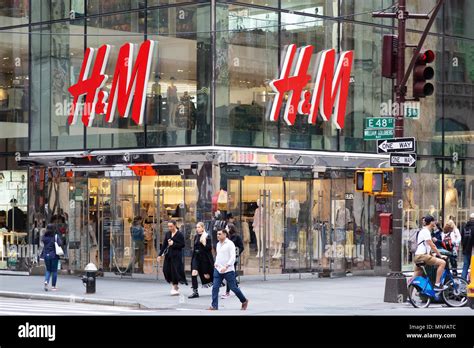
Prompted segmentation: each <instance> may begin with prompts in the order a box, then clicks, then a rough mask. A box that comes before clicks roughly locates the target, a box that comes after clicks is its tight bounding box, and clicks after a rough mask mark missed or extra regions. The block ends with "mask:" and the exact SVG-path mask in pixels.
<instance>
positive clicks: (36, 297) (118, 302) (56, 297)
mask: <svg viewBox="0 0 474 348" xmlns="http://www.w3.org/2000/svg"><path fill="white" fill-rule="evenodd" d="M0 297H9V298H22V299H27V300H46V301H61V302H69V303H87V304H95V305H104V306H120V307H131V308H137V309H147V307H146V306H144V305H142V304H140V303H138V302H133V301H126V300H114V299H100V298H87V297H79V296H74V295H71V296H61V295H40V294H32V293H25V292H12V291H0Z"/></svg>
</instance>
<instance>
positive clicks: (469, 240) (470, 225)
mask: <svg viewBox="0 0 474 348" xmlns="http://www.w3.org/2000/svg"><path fill="white" fill-rule="evenodd" d="M466 230H470V231H471V233H470V236H468V235H467V233H466ZM473 233H474V220H469V221H468V222H467V224H466V226H464V228H463V229H462V232H461V245H462V250H463V254H464V255H471V250H472V244H473V242H474V238H473V236H472V235H473Z"/></svg>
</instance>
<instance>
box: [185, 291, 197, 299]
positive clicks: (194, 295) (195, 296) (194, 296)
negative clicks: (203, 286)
mask: <svg viewBox="0 0 474 348" xmlns="http://www.w3.org/2000/svg"><path fill="white" fill-rule="evenodd" d="M198 297H199V293H198V292H197V291H195V292H193V294H192V295H191V296H188V298H198Z"/></svg>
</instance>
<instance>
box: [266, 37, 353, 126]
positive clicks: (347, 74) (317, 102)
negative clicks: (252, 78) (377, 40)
mask: <svg viewBox="0 0 474 348" xmlns="http://www.w3.org/2000/svg"><path fill="white" fill-rule="evenodd" d="M313 50H314V47H313V46H312V45H308V46H304V47H302V48H300V49H298V51H297V49H296V45H293V44H292V45H289V46H288V49H287V52H286V55H285V59H284V60H283V66H282V69H281V73H280V78H279V79H277V80H273V81H271V82H270V87H271V88H272V89H273V90H274V91H275V92H276V95H275V98H274V99H273V105H272V108H271V111H270V115H269V119H270V121H278V117H279V115H280V110H281V106H282V104H283V98H284V95H285V93H288V99H287V101H286V108H285V111H284V113H283V118H284V120H285V122H286V123H287V124H288V125H290V126H291V125H294V124H295V120H296V115H297V113H299V114H301V115H308V123H310V124H314V123H316V119H317V116H318V110H319V113H320V114H321V117H322V119H323V120H324V121H328V120H329V119H330V117H331V115H332V114H333V107H334V115H335V118H334V119H333V122H334V124H335V125H336V127H337V128H338V129H342V128H344V116H345V112H346V104H347V96H348V93H349V83H350V78H351V69H352V60H353V54H354V53H353V51H343V52H341V54H340V57H339V61H338V63H337V66H336V68H335V70H334V67H335V65H336V50H334V49H330V50H325V51H322V52H320V53H318V55H317V56H316V59H317V64H316V65H315V68H314V71H313V76H314V78H315V80H314V89H313V93H312V94H311V92H309V91H308V90H306V89H305V87H306V85H307V84H308V83H309V82H310V81H311V80H312V78H313V77H312V76H311V75H308V69H309V66H310V63H311V57H312V55H313ZM295 56H297V57H298V58H297V59H298V60H297V62H296V64H294V58H295ZM293 65H295V68H294V75H293V76H290V72H291V71H292V68H293Z"/></svg>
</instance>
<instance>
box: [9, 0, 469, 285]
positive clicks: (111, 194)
mask: <svg viewBox="0 0 474 348" xmlns="http://www.w3.org/2000/svg"><path fill="white" fill-rule="evenodd" d="M0 3H1V4H2V6H0V8H1V9H0V16H1V17H2V21H1V22H0V23H1V24H0V25H1V26H2V28H0V38H1V41H0V52H1V55H2V60H1V61H0V62H1V64H2V66H1V70H0V103H1V105H2V106H1V110H2V112H1V113H0V122H1V125H2V127H0V144H1V145H0V170H1V173H0V180H1V181H0V185H3V186H0V187H1V190H0V210H2V211H3V212H0V214H2V215H0V224H1V223H2V221H5V222H4V223H5V224H8V223H9V222H8V221H7V220H9V218H8V216H7V215H8V211H9V210H10V209H13V208H12V205H14V204H16V205H18V207H17V209H18V208H20V209H21V210H22V211H23V212H24V219H25V222H24V223H23V222H22V225H21V226H20V227H18V226H17V227H16V228H15V227H14V226H13V227H9V228H8V230H12V229H13V230H14V231H17V232H23V233H25V234H26V236H25V235H19V237H24V240H23V243H31V244H37V243H38V239H39V237H40V236H41V232H42V226H43V225H44V224H45V223H46V222H49V221H51V219H52V218H53V217H54V216H59V218H57V219H56V223H58V224H60V225H61V228H60V230H61V231H62V233H63V235H64V238H65V241H66V242H67V246H68V247H67V262H66V263H65V264H64V265H63V267H64V268H65V269H68V270H71V271H80V270H82V269H83V268H84V266H85V265H86V264H87V263H89V262H94V263H96V264H98V265H99V266H100V268H101V269H102V270H104V272H115V273H119V274H131V273H145V274H149V275H150V276H154V275H155V274H156V272H157V264H156V261H155V260H156V254H157V251H158V250H159V247H160V244H161V242H162V238H163V236H164V233H165V232H166V231H167V222H168V221H170V220H176V221H177V223H178V226H179V227H180V229H181V231H182V232H184V233H185V237H186V241H187V242H186V247H185V257H186V263H185V264H186V267H187V268H189V267H190V262H189V258H190V255H191V245H192V240H193V237H194V235H195V225H196V223H197V222H198V221H203V222H205V223H206V226H207V228H208V230H209V231H210V232H212V231H213V227H214V226H215V225H219V224H220V222H219V220H222V219H225V217H226V216H227V215H228V214H232V216H233V218H234V219H235V223H236V225H237V227H238V229H239V232H240V234H241V236H242V238H243V241H244V246H245V251H244V254H243V255H242V258H241V262H240V263H241V264H240V269H241V270H242V271H243V273H244V274H264V275H266V274H275V273H282V272H284V273H290V274H291V273H295V272H296V273H298V272H323V273H326V274H327V273H330V272H333V273H341V274H344V273H346V272H348V271H354V270H373V269H383V270H385V269H386V268H387V267H388V261H387V260H388V256H389V253H388V246H389V242H390V237H389V236H386V235H383V234H381V233H380V214H381V213H390V212H392V207H393V204H402V205H403V212H404V213H403V219H404V229H403V245H402V247H403V248H402V249H403V250H402V253H403V265H404V267H407V268H411V266H410V262H411V257H410V255H409V252H408V239H409V236H410V234H412V233H413V231H414V230H415V229H416V228H417V227H418V226H419V225H420V219H421V217H422V216H423V215H426V214H427V213H431V214H433V215H435V217H436V218H438V219H440V220H444V221H446V220H447V219H448V217H449V216H451V217H452V218H453V219H454V221H455V222H456V223H457V224H458V225H461V224H462V223H463V222H464V221H466V219H467V218H468V216H469V213H470V212H473V207H472V206H473V204H474V192H473V187H474V180H473V179H474V174H473V173H474V172H473V165H474V162H473V159H474V152H473V150H474V147H473V136H474V135H473V134H474V133H473V130H474V123H473V122H474V121H473V120H472V117H471V116H472V114H473V109H474V88H473V80H474V28H472V26H469V24H468V23H469V18H471V17H472V15H474V5H473V4H471V3H470V2H469V1H467V0H457V1H449V2H446V3H445V4H444V6H443V8H442V11H441V12H440V14H439V15H438V18H437V19H436V21H435V23H434V25H433V27H432V29H431V32H430V34H429V35H428V37H427V39H426V42H425V45H424V46H425V47H426V48H429V49H432V50H433V51H435V53H436V55H437V57H436V60H435V63H434V64H433V66H434V68H435V78H434V81H435V82H434V85H435V93H434V95H433V96H431V97H428V98H426V99H423V100H422V101H421V116H420V118H419V119H415V120H406V121H405V125H406V126H405V136H411V137H416V139H417V147H418V150H417V152H418V157H419V159H418V162H417V166H416V168H415V169H407V170H406V171H405V173H404V191H403V192H404V194H403V202H401V203H394V202H392V200H391V199H387V198H374V197H368V196H366V195H363V194H362V193H359V192H354V173H355V170H356V169H357V168H365V167H384V166H387V160H388V157H387V156H384V155H377V154H376V146H375V142H374V141H367V140H364V122H365V121H364V120H365V119H367V118H370V117H377V116H380V115H383V114H386V113H387V110H389V109H390V108H391V107H392V105H393V103H392V101H391V100H392V99H393V84H392V81H391V80H388V79H386V78H383V77H382V75H381V51H382V47H381V46H382V37H383V35H385V34H393V33H396V31H395V27H394V24H395V23H394V22H393V21H392V20H387V19H383V20H382V19H374V18H372V16H371V12H372V11H376V10H386V11H393V9H394V2H392V1H385V0H377V1H376V0H373V1H357V2H356V1H355V0H341V1H336V0H300V1H297V0H291V1H290V0H288V1H282V0H254V1H250V0H248V1H244V0H243V1H219V0H212V1H181V0H174V1H173V0H169V1H167V0H148V1H145V0H136V1H121V0H117V1H114V2H104V1H96V0H94V1H93V0H88V1H87V0H57V1H46V0H45V1H28V0H25V1H13V0H11V1H9V0H5V1H0ZM435 3H436V1H434V0H429V1H408V9H409V11H412V12H416V13H427V12H429V11H430V10H431V9H432V8H433V7H434V5H435ZM424 24H425V22H424V21H419V20H417V21H411V22H409V26H408V29H409V32H408V34H407V39H408V41H409V42H411V43H416V42H417V40H418V39H419V37H420V35H421V30H422V29H423V27H424ZM144 40H154V41H155V42H156V43H157V44H156V45H155V46H154V48H153V55H152V57H153V58H152V60H151V65H150V80H149V82H148V84H147V86H146V88H145V91H146V99H145V104H144V105H145V114H144V122H143V125H136V124H135V123H134V122H133V120H131V118H122V117H119V116H118V114H117V115H116V116H115V118H114V119H113V122H107V121H106V120H105V118H104V117H103V116H99V115H96V117H95V119H94V120H93V123H92V126H91V127H86V126H85V125H84V124H83V123H82V122H81V120H80V118H79V121H78V122H76V123H75V124H70V123H69V122H68V115H69V110H70V106H71V102H73V97H72V95H71V94H70V93H69V91H68V89H69V87H70V86H72V85H74V84H75V83H77V82H78V79H79V76H80V74H81V67H82V64H83V59H84V53H85V51H86V49H87V48H88V47H92V48H96V49H97V48H99V47H100V46H102V45H105V44H107V45H110V55H109V61H108V65H107V68H106V70H105V73H106V74H107V75H108V76H109V80H107V81H106V82H105V85H104V89H105V90H108V91H110V87H111V83H112V77H113V76H114V68H115V66H116V65H117V61H118V58H117V57H118V54H119V49H120V47H122V45H124V44H125V43H135V44H141V43H142V42H143V41H144ZM290 44H295V45H296V46H298V47H302V46H305V45H313V46H314V47H315V51H321V50H325V49H332V48H334V49H336V51H337V52H342V51H353V52H354V58H353V64H352V73H351V82H350V86H349V95H348V100H347V107H346V115H345V127H344V128H343V129H338V128H337V127H336V126H335V125H334V123H333V122H325V121H323V120H322V119H321V117H320V116H319V117H318V119H317V121H316V122H315V124H308V123H307V119H306V118H305V117H303V116H298V117H297V118H296V123H295V124H294V125H292V126H288V125H287V124H286V123H285V122H284V121H283V119H282V117H280V118H279V119H278V121H277V122H274V121H270V120H269V119H268V114H269V111H270V108H271V105H272V101H273V98H274V97H275V93H274V91H273V90H272V88H271V87H270V85H269V82H271V81H272V80H274V79H276V78H278V76H279V75H280V71H281V70H280V69H281V66H282V60H283V53H284V52H286V47H287V46H288V45H290ZM408 53H409V52H408V50H407V59H408V58H409V55H408ZM312 64H314V63H312ZM312 67H313V65H312V66H311V67H310V69H311V68H312ZM408 85H409V93H410V91H411V88H410V87H411V79H410V80H409V82H408ZM309 86H310V87H311V83H310V84H309ZM12 199H16V203H14V202H15V201H12ZM138 215H140V216H142V217H143V218H144V227H145V242H146V243H145V250H143V254H144V267H143V269H141V268H140V267H137V265H138V263H136V262H135V263H134V261H135V257H136V256H138V254H140V253H141V252H140V253H139V252H138V251H137V250H135V248H134V244H133V241H132V237H131V234H130V224H131V221H132V220H133V218H134V217H135V216H138ZM2 216H5V218H4V220H2ZM18 216H23V215H18ZM0 228H1V226H0ZM15 237H16V236H12V235H7V236H5V237H4V238H3V241H2V243H4V244H5V245H6V243H7V242H9V243H11V244H15V243H19V242H18V240H19V239H21V238H15ZM6 256H8V255H6ZM139 268H140V269H139Z"/></svg>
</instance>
